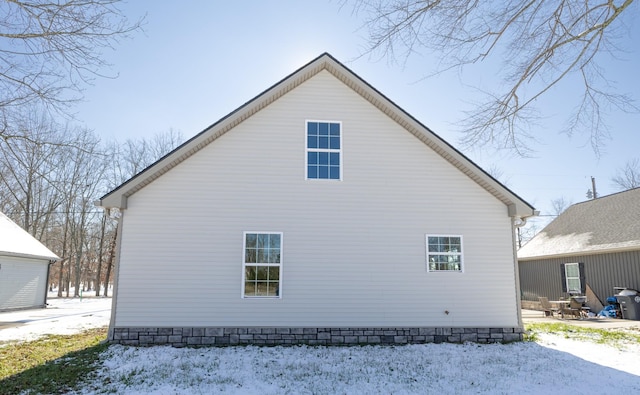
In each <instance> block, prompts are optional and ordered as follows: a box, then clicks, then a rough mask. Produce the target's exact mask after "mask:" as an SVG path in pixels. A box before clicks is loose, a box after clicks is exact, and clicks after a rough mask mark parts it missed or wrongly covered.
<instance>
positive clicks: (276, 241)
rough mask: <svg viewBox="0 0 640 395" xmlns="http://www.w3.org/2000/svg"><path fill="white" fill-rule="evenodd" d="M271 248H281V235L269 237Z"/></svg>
mask: <svg viewBox="0 0 640 395" xmlns="http://www.w3.org/2000/svg"><path fill="white" fill-rule="evenodd" d="M269 247H270V248H280V235H279V234H275V233H274V234H271V235H269Z"/></svg>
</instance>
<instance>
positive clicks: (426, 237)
mask: <svg viewBox="0 0 640 395" xmlns="http://www.w3.org/2000/svg"><path fill="white" fill-rule="evenodd" d="M429 237H457V238H459V239H460V252H459V253H450V252H443V253H438V254H430V253H429ZM424 242H425V253H426V261H425V264H426V269H427V273H464V268H465V260H464V238H463V237H462V235H450V234H449V235H448V234H436V233H427V234H425V237H424ZM429 255H450V256H459V257H460V270H431V268H430V265H429Z"/></svg>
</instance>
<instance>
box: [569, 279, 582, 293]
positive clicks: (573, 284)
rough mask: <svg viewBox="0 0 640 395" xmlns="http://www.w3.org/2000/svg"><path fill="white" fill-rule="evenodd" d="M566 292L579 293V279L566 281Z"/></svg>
mask: <svg viewBox="0 0 640 395" xmlns="http://www.w3.org/2000/svg"><path fill="white" fill-rule="evenodd" d="M567 284H568V286H569V289H568V292H580V279H577V278H572V279H568V280H567Z"/></svg>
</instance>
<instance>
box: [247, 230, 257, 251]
mask: <svg viewBox="0 0 640 395" xmlns="http://www.w3.org/2000/svg"><path fill="white" fill-rule="evenodd" d="M257 237H258V235H256V234H255V233H247V238H246V240H247V241H246V243H247V248H256V239H257Z"/></svg>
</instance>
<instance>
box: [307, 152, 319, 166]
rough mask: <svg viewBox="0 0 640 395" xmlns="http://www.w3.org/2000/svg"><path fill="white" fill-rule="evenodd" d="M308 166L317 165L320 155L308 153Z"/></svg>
mask: <svg viewBox="0 0 640 395" xmlns="http://www.w3.org/2000/svg"><path fill="white" fill-rule="evenodd" d="M307 164H309V165H317V164H318V153H317V152H309V153H307Z"/></svg>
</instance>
